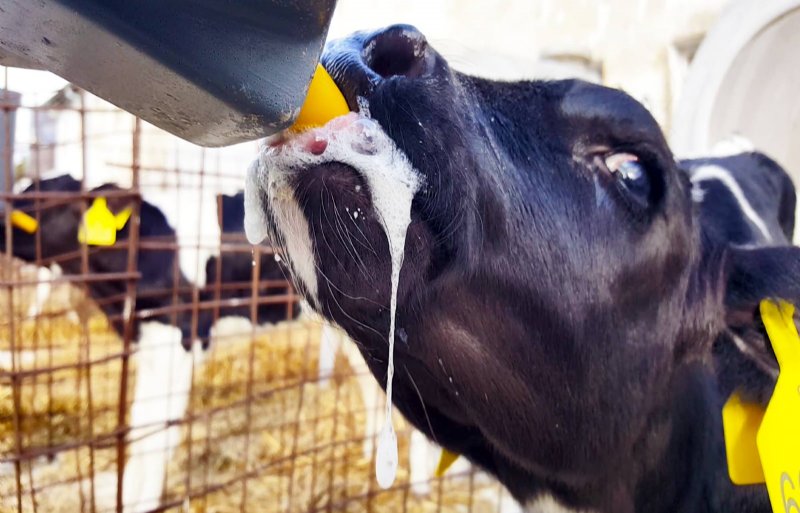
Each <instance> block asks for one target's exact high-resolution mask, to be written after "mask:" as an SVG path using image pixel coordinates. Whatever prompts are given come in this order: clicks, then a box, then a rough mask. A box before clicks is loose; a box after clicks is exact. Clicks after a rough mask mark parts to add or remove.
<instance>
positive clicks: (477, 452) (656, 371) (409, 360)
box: [245, 26, 800, 506]
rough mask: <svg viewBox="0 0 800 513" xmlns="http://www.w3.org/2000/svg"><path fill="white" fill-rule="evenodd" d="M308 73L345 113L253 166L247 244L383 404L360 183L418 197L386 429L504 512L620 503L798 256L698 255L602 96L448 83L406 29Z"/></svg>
mask: <svg viewBox="0 0 800 513" xmlns="http://www.w3.org/2000/svg"><path fill="white" fill-rule="evenodd" d="M322 62H323V64H324V66H325V67H326V69H327V70H328V71H329V72H330V73H331V75H332V76H333V78H334V80H335V81H336V83H337V85H338V86H339V87H340V89H341V90H342V92H343V93H344V95H345V97H346V99H347V102H348V104H349V106H350V108H351V109H352V110H353V111H354V113H351V114H349V115H347V116H345V117H342V118H337V119H335V120H333V121H331V122H330V123H329V124H328V125H326V126H325V127H322V128H318V129H314V130H311V131H308V132H305V133H303V134H301V135H295V136H288V137H282V138H279V139H273V140H271V141H269V142H268V144H267V146H266V147H265V149H264V150H263V153H262V154H261V156H260V157H259V159H258V160H257V161H256V162H255V163H254V164H253V167H252V168H251V171H250V177H249V182H248V188H247V196H246V200H247V208H246V220H245V225H246V228H247V231H248V236H249V237H250V239H251V242H252V243H257V242H260V241H261V239H263V238H264V237H265V236H268V235H269V236H271V238H272V239H273V241H274V242H275V243H276V244H277V245H278V246H280V247H281V248H282V252H283V253H284V255H283V256H284V260H285V261H286V262H287V263H288V265H289V267H290V269H291V272H292V275H293V277H294V280H295V283H296V285H297V287H298V288H299V289H300V290H301V291H302V292H303V293H304V295H305V296H306V298H307V299H308V301H309V303H310V304H311V305H312V307H313V308H315V309H316V310H318V311H320V312H321V313H322V314H323V315H325V316H326V317H327V318H329V319H331V320H332V321H334V322H336V323H337V324H339V325H340V326H342V327H343V328H344V329H346V330H347V331H348V333H349V334H350V335H351V337H353V338H354V339H355V340H356V341H357V342H358V343H359V345H360V347H361V349H362V352H363V353H364V355H365V358H366V360H367V363H368V364H369V365H370V367H371V369H372V371H373V373H374V374H375V375H376V377H377V378H378V380H379V381H380V382H381V383H382V384H384V383H385V375H386V359H387V347H388V346H387V340H386V339H387V333H388V326H389V303H390V272H391V259H390V252H389V243H388V239H387V235H386V230H385V226H386V224H387V222H386V221H387V220H386V219H382V218H381V212H382V211H381V209H379V208H376V205H375V201H376V196H377V193H376V191H374V190H373V185H374V182H373V181H371V180H370V176H371V174H372V173H373V172H374V169H373V168H375V167H381V168H382V169H384V170H386V171H387V172H389V173H391V174H392V178H393V180H394V184H395V186H396V187H397V188H398V191H399V190H401V189H402V188H404V187H408V186H409V184H415V186H414V190H415V194H414V198H413V203H412V205H411V212H410V220H411V223H410V225H409V227H408V232H407V237H406V243H405V260H404V264H403V267H402V271H401V273H400V283H399V290H398V310H397V327H398V331H397V345H396V349H395V351H396V358H397V367H398V369H399V370H398V374H397V375H396V377H395V379H396V380H397V383H396V385H395V387H396V388H395V390H396V392H395V393H396V397H395V403H396V405H397V406H398V407H399V408H400V409H401V410H402V411H403V413H404V414H405V415H406V416H407V417H408V418H409V419H410V420H411V421H412V422H413V423H414V424H416V425H417V426H418V427H419V428H420V429H423V430H425V431H426V432H427V433H428V434H429V435H430V436H432V437H434V438H435V439H437V440H438V441H439V442H440V443H442V444H444V445H445V446H448V447H450V448H452V449H455V450H458V451H460V452H462V453H465V454H467V455H469V456H470V457H471V458H472V459H473V460H475V461H478V462H479V463H481V464H482V465H483V466H484V467H486V468H488V469H489V470H491V471H493V472H495V474H497V475H498V476H500V477H501V479H503V480H504V482H505V483H506V484H507V485H509V487H511V488H512V491H513V492H514V493H515V494H516V495H517V497H518V498H521V499H529V498H531V496H533V495H535V493H536V492H535V490H536V486H534V485H533V484H530V483H532V482H538V481H536V479H545V480H548V482H558V483H561V484H562V485H563V486H566V487H570V489H583V488H582V487H585V489H586V490H590V489H591V490H594V491H593V492H589V491H587V492H586V493H587V494H588V495H587V497H588V496H592V497H594V499H591V500H589V499H587V501H589V502H591V501H592V500H595V499H596V501H595V503H593V505H595V506H597V505H598V504H609V503H611V502H614V501H616V500H622V499H619V497H621V496H625V494H626V493H627V494H629V495H630V494H633V492H631V491H630V487H628V486H627V485H626V484H625V483H629V482H632V481H635V480H636V479H639V478H640V477H641V476H642V475H644V474H645V473H646V470H643V469H645V468H646V467H647V466H648V465H652V464H653V462H652V461H647V462H646V461H644V455H645V454H647V455H652V454H655V456H652V457H651V456H648V457H650V458H651V460H652V459H653V458H656V459H657V458H658V457H659V454H661V452H659V451H662V450H663V447H664V446H665V445H666V444H667V443H668V442H667V441H666V440H668V439H669V436H670V435H669V432H670V430H669V427H666V428H664V429H661V428H660V426H662V421H663V425H664V426H668V424H669V421H668V420H665V419H668V418H669V416H670V414H669V413H668V412H671V411H673V410H674V408H675V406H674V403H675V397H676V395H678V394H680V392H679V391H678V390H679V389H680V388H681V386H684V385H678V382H680V383H688V382H691V381H692V380H690V379H687V376H689V375H694V374H697V373H699V374H700V375H704V373H706V372H707V371H708V370H709V369H711V368H712V367H713V362H712V356H711V354H712V353H711V345H712V343H713V341H714V340H715V339H716V338H717V336H718V335H719V333H721V332H723V331H725V330H727V329H728V322H734V321H735V322H738V323H740V324H742V325H744V324H748V323H749V324H752V323H753V322H754V321H755V317H754V316H755V315H756V314H755V312H756V309H757V304H758V300H759V299H761V298H762V297H766V296H773V295H780V296H784V297H787V298H789V299H793V298H796V297H798V296H800V295H799V294H798V290H799V288H798V277H800V266H799V265H798V257H797V253H796V251H795V250H794V249H793V248H781V249H773V250H744V249H733V248H727V247H712V246H711V245H709V244H704V243H703V241H702V240H701V238H700V236H699V227H698V223H699V220H698V218H697V216H696V208H695V205H694V204H693V201H692V195H691V185H690V183H689V181H688V179H687V176H686V174H685V173H683V172H682V171H680V170H679V169H678V167H677V166H676V163H675V160H674V158H673V156H672V154H671V152H670V150H669V148H668V146H667V144H666V142H665V140H664V137H663V135H662V132H661V130H660V129H659V127H658V125H657V124H656V122H655V121H654V120H653V118H652V117H651V115H650V114H649V113H648V112H647V110H646V109H645V108H644V107H642V106H641V105H640V104H639V103H637V102H636V101H635V100H633V99H632V98H630V97H629V96H627V95H626V94H624V93H622V92H620V91H617V90H613V89H608V88H604V87H600V86H596V85H590V84H587V83H583V82H579V81H558V82H516V83H506V82H493V81H489V80H484V79H479V78H475V77H470V76H465V75H463V74H460V73H458V72H456V71H454V70H452V69H451V68H450V67H449V66H448V64H447V62H446V61H445V60H444V59H443V58H442V57H441V56H440V55H439V54H437V53H436V52H435V51H434V50H433V49H432V48H431V47H430V46H429V45H428V44H427V42H426V40H425V38H424V37H423V36H422V35H421V34H420V33H419V32H417V31H416V30H415V29H414V28H412V27H409V26H394V27H390V28H388V29H385V30H381V31H377V32H372V33H358V34H355V35H353V36H351V37H349V38H347V39H344V40H340V41H335V42H333V43H330V44H329V45H328V47H327V49H326V51H325V53H324V55H323V59H322ZM381 194H382V196H381V198H383V197H384V196H385V194H384V193H381ZM381 201H383V199H381ZM764 262H768V265H769V268H768V271H767V272H766V273H765V272H762V271H761V270H760V269H761V267H760V266H761V264H762V263H764ZM778 275H786V276H787V277H788V278H789V279H788V280H781V279H778ZM759 344H760V345H759ZM756 346H757V347H755V348H752V349H753V351H757V352H759V354H763V353H764V352H766V351H768V348H767V345H766V344H765V343H764V341H763V339H760V340H759V341H758V342H756ZM632 457H641V458H642V460H643V461H642V462H641V464H637V465H631V464H630V459H631V458H632ZM520 475H524V476H525V478H524V479H523V478H519V476H520ZM609 476H610V477H609ZM602 480H605V481H602ZM517 481H520V482H521V481H525V483H527V484H522V485H519V483H518V482H517ZM601 481H602V482H604V485H603V487H602V488H603V490H604V491H603V492H602V493H601V492H600V491H598V490H596V489H595V488H593V486H595V485H597V483H598V482H601ZM617 481H619V482H617ZM590 483H594V484H590ZM626 490H627V491H626ZM595 492H596V493H595ZM592 494H595V495H592ZM600 496H602V498H598V497H600ZM609 497H612V498H611V499H609ZM631 500H633V499H631ZM604 501H605V502H604ZM609 501H611V502H609ZM623 502H624V501H623Z"/></svg>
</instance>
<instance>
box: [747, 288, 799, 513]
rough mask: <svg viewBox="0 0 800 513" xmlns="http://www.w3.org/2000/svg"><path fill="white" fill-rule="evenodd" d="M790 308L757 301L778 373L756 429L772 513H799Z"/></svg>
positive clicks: (795, 340) (795, 346)
mask: <svg viewBox="0 0 800 513" xmlns="http://www.w3.org/2000/svg"><path fill="white" fill-rule="evenodd" d="M793 315H794V306H793V305H791V304H789V303H786V302H784V301H781V302H780V303H774V302H772V301H766V300H765V301H762V302H761V319H762V320H763V321H764V326H765V327H766V328H767V334H768V335H769V340H770V342H772V348H773V349H774V350H775V356H776V357H777V358H778V365H779V366H780V374H779V375H778V383H777V384H776V385H775V391H774V392H773V394H772V399H770V401H769V404H768V405H767V412H766V414H764V421H763V422H762V423H761V428H760V429H759V430H758V436H757V442H758V451H759V453H760V454H761V464H762V465H763V467H764V476H765V477H766V482H767V491H768V492H769V499H770V502H771V503H772V510H773V511H774V512H776V513H800V336H798V334H797V328H796V327H795V324H794V318H793Z"/></svg>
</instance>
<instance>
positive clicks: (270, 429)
mask: <svg viewBox="0 0 800 513" xmlns="http://www.w3.org/2000/svg"><path fill="white" fill-rule="evenodd" d="M0 85H2V92H0V105H2V110H0V115H2V122H1V123H0V132H2V134H0V135H1V136H2V140H0V144H2V166H0V169H2V174H0V183H2V188H1V190H2V198H0V199H2V201H0V231H2V234H1V235H0V245H1V247H2V256H0V511H2V512H6V511H8V512H48V513H49V512H104V511H116V512H123V511H125V512H138V511H192V512H212V511H213V512H220V513H222V512H228V511H253V512H323V511H324V512H334V511H378V512H383V511H387V512H394V511H398V512H399V511H403V512H423V511H424V512H434V511H459V512H461V511H463V512H472V511H474V512H488V511H512V510H513V506H510V504H511V503H510V502H509V500H508V498H507V497H506V496H505V495H504V492H502V491H501V490H500V489H499V488H498V487H497V486H496V485H495V484H494V483H492V482H491V480H489V479H488V478H487V477H486V476H484V475H483V474H481V473H476V472H475V471H473V470H472V469H471V468H470V467H469V466H467V465H465V464H462V465H461V466H457V467H456V468H454V469H453V470H451V471H450V472H449V473H448V474H447V475H446V476H445V477H443V478H434V477H433V469H434V468H435V465H436V462H437V459H438V452H437V450H436V448H435V447H432V446H430V445H428V443H427V442H425V441H424V440H423V439H422V438H421V436H420V435H419V434H418V433H412V432H411V430H410V428H409V427H408V426H407V425H406V424H404V423H403V422H402V419H400V418H399V416H398V418H397V423H398V426H399V429H398V437H399V440H400V451H401V459H400V471H399V477H398V480H397V482H396V484H395V486H394V487H393V488H392V489H390V490H380V489H379V488H378V486H377V484H376V482H375V479H374V474H373V469H374V459H373V444H374V437H375V434H376V431H377V429H379V428H380V426H379V425H376V424H377V422H376V419H378V418H380V411H381V408H382V402H383V400H384V399H383V393H382V392H380V391H379V390H378V389H377V386H376V385H375V384H374V382H373V380H372V379H371V377H370V376H368V375H367V371H366V367H365V365H364V364H363V361H362V360H361V359H360V357H359V356H358V354H357V352H356V351H355V349H354V348H355V346H354V345H353V344H352V343H348V341H347V340H345V339H344V336H343V335H342V334H340V333H338V332H336V331H335V330H333V329H331V328H328V327H324V326H323V325H322V324H321V323H320V322H319V321H318V320H315V319H313V318H311V317H309V316H307V315H305V314H302V313H301V312H300V304H299V297H298V296H297V295H296V294H295V292H294V291H293V289H292V288H291V286H290V284H289V283H288V282H287V281H286V280H285V278H284V275H283V273H282V270H281V268H280V265H279V262H277V261H276V260H277V259H276V258H275V257H274V255H273V254H272V251H271V249H270V248H269V247H267V246H263V247H256V248H253V247H252V246H250V245H249V244H247V242H246V240H245V238H244V235H243V233H242V231H243V230H242V226H241V222H242V221H241V216H242V210H241V195H238V196H237V193H238V192H240V190H241V187H242V185H243V183H244V179H243V177H244V173H245V170H246V168H247V165H248V163H249V161H250V160H251V159H252V158H253V157H254V156H255V155H256V152H257V145H256V144H255V143H252V144H244V145H239V146H236V147H232V148H225V149H215V150H209V149H202V148H198V147H194V146H191V145H189V144H188V143H185V142H182V141H179V140H177V139H175V138H173V137H171V136H169V135H167V134H166V133H164V132H162V131H160V130H158V129H156V128H154V127H152V126H150V125H147V124H146V123H144V122H141V121H140V120H138V119H135V118H133V117H132V116H130V115H128V114H126V113H124V112H122V111H120V110H118V109H116V108H114V107H113V106H111V105H109V104H107V103H105V102H103V101H101V100H99V99H98V98H96V97H93V96H91V95H89V94H88V93H85V92H83V91H81V90H79V89H77V88H74V87H72V86H70V85H68V84H65V83H63V82H62V81H60V80H59V79H57V78H56V77H54V76H52V75H50V74H47V73H44V72H36V71H27V70H17V69H14V68H0ZM92 230H95V231H92ZM103 230H105V231H103ZM98 234H99V235H98ZM112 235H113V236H112ZM98 237H99V238H98ZM104 237H105V238H104ZM109 237H110V238H109Z"/></svg>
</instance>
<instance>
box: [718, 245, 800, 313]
mask: <svg viewBox="0 0 800 513" xmlns="http://www.w3.org/2000/svg"><path fill="white" fill-rule="evenodd" d="M726 275H727V287H726V291H725V306H726V307H727V308H728V310H729V311H734V312H735V311H743V310H753V311H758V305H759V303H760V302H761V300H762V299H783V300H786V301H788V302H790V303H794V304H798V303H800V248H798V247H794V246H783V247H770V248H758V249H744V248H734V249H731V250H730V253H729V258H728V260H727V267H726Z"/></svg>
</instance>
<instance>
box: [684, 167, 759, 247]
mask: <svg viewBox="0 0 800 513" xmlns="http://www.w3.org/2000/svg"><path fill="white" fill-rule="evenodd" d="M709 180H717V181H719V182H720V183H722V185H724V186H725V187H726V188H727V189H728V190H729V191H730V193H731V194H732V195H733V197H734V198H735V199H736V202H737V203H738V204H739V207H740V208H741V209H742V213H743V214H744V215H745V217H747V219H748V220H749V221H750V223H752V224H753V226H755V227H756V229H758V231H760V232H761V234H762V235H763V236H764V238H765V239H766V240H767V241H768V242H772V236H771V235H770V233H769V229H768V228H767V225H766V223H764V220H763V219H761V216H759V215H758V213H757V212H756V211H755V209H754V208H753V206H752V205H751V204H750V202H749V201H748V200H747V197H746V196H745V195H744V191H742V188H741V187H740V186H739V184H738V183H737V182H736V179H735V178H733V176H731V174H730V173H729V172H728V170H727V169H725V168H723V167H720V166H716V165H713V164H709V165H707V166H701V167H699V168H697V170H696V171H694V172H693V173H692V185H693V186H699V185H698V184H700V183H701V182H706V181H709Z"/></svg>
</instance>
